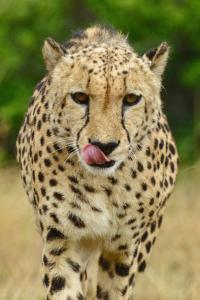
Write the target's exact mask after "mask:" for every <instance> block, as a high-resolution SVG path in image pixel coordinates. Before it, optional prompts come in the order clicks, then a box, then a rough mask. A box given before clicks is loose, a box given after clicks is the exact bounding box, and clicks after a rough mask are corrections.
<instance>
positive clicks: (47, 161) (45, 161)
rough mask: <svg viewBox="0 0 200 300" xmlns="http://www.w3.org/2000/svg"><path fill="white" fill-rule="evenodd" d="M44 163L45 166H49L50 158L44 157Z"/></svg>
mask: <svg viewBox="0 0 200 300" xmlns="http://www.w3.org/2000/svg"><path fill="white" fill-rule="evenodd" d="M44 164H45V166H46V167H50V166H51V165H52V163H51V161H50V159H47V158H45V159H44Z"/></svg>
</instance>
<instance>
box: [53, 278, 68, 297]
mask: <svg viewBox="0 0 200 300" xmlns="http://www.w3.org/2000/svg"><path fill="white" fill-rule="evenodd" d="M64 287H65V278H64V277H63V276H55V277H53V278H52V281H51V289H50V293H51V294H53V293H56V292H59V291H60V290H62V289H63V288H64Z"/></svg>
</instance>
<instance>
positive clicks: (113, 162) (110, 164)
mask: <svg viewBox="0 0 200 300" xmlns="http://www.w3.org/2000/svg"><path fill="white" fill-rule="evenodd" d="M114 164H115V161H114V160H111V161H109V162H106V163H104V164H96V163H93V164H90V167H95V168H99V169H106V168H110V167H112V166H114Z"/></svg>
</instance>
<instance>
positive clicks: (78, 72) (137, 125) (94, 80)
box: [51, 46, 161, 175]
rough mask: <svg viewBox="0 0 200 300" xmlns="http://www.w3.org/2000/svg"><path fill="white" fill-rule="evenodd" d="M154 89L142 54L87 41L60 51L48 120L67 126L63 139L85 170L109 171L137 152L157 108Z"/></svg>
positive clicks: (156, 83) (157, 84) (156, 82)
mask: <svg viewBox="0 0 200 300" xmlns="http://www.w3.org/2000/svg"><path fill="white" fill-rule="evenodd" d="M159 93H160V78H159V77H158V76H156V74H155V73H154V72H152V70H151V69H150V67H149V65H148V63H147V60H146V61H145V59H143V58H139V57H137V56H136V54H135V53H133V52H132V51H131V50H130V49H120V48H117V49H116V47H115V48H114V49H113V48H109V49H108V48H106V47H104V46H102V47H101V48H95V49H93V48H92V47H91V48H90V47H89V48H87V49H86V50H84V51H82V52H79V53H77V54H73V55H65V56H63V57H61V59H60V61H59V63H58V64H57V65H56V67H55V68H54V70H53V72H52V84H51V95H52V96H51V97H52V115H53V123H54V124H53V126H56V127H57V129H58V130H57V131H58V132H64V131H65V129H66V130H67V131H68V134H66V136H65V137H64V139H63V140H64V141H65V143H66V144H68V145H70V146H71V147H72V148H73V150H74V155H77V156H78V158H79V160H80V162H81V164H83V165H84V167H85V168H87V170H89V171H90V172H92V173H94V174H101V175H109V174H110V173H112V172H114V171H115V170H116V169H117V167H118V166H119V165H120V164H121V163H122V162H123V161H125V160H126V159H128V157H129V158H132V159H135V157H136V156H137V154H136V152H137V151H138V148H140V147H141V144H142V143H143V141H144V139H145V136H146V135H147V134H148V131H149V130H151V129H152V127H153V126H154V125H155V122H156V118H157V115H158V113H159V111H160V109H161V104H160V100H159ZM91 145H92V146H91ZM89 148H91V150H88V149H89ZM93 150H94V151H93ZM87 151H90V152H89V154H87V153H86V154H87V155H85V152H87ZM95 151H96V153H93V152H95ZM88 155H89V156H88Z"/></svg>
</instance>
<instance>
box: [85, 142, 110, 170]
mask: <svg viewBox="0 0 200 300" xmlns="http://www.w3.org/2000/svg"><path fill="white" fill-rule="evenodd" d="M81 155H82V157H83V159H84V161H85V162H86V163H87V164H89V165H91V164H98V165H101V164H104V163H106V162H108V161H110V159H109V158H108V157H107V156H106V155H105V154H104V153H103V152H102V151H101V149H99V147H97V146H94V145H92V144H86V145H85V146H84V147H83V149H82V151H81Z"/></svg>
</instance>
